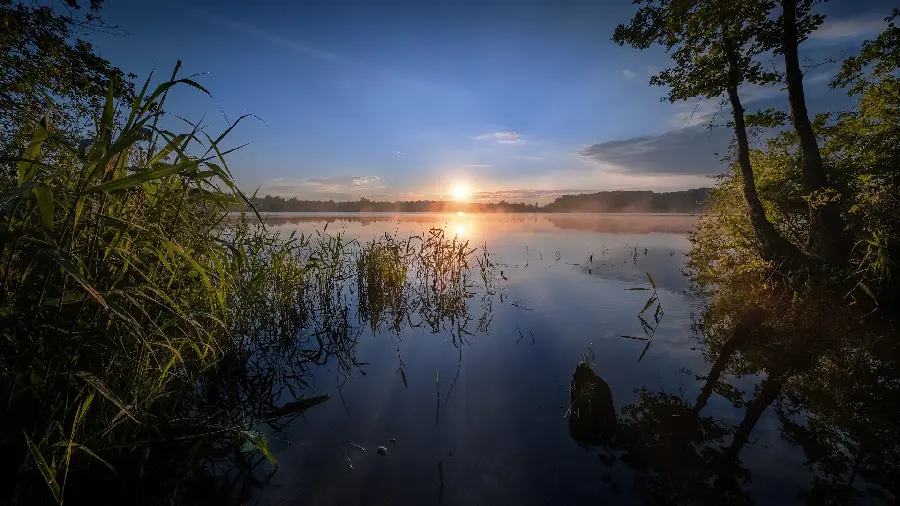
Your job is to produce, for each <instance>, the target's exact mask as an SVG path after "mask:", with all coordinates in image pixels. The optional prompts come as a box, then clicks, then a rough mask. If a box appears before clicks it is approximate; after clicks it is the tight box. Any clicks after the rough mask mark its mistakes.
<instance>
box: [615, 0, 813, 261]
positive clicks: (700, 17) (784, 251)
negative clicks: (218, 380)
mask: <svg viewBox="0 0 900 506" xmlns="http://www.w3.org/2000/svg"><path fill="white" fill-rule="evenodd" d="M636 3H639V4H643V5H644V6H643V7H641V8H640V9H639V10H638V11H637V13H636V14H635V15H634V18H632V20H631V23H630V24H629V25H627V26H626V25H619V26H618V27H616V31H615V34H614V36H613V40H614V41H615V42H616V43H618V44H620V45H624V44H628V45H630V46H632V47H635V48H638V49H646V48H648V47H650V46H651V45H653V44H659V45H662V46H664V47H665V48H666V50H667V51H668V52H669V53H670V54H671V56H672V59H673V60H674V62H675V66H674V67H671V68H668V69H665V70H663V71H661V72H659V73H657V74H655V75H654V76H653V77H652V78H651V80H650V83H651V84H654V85H657V86H668V87H669V94H668V96H667V98H668V100H669V101H670V102H675V101H679V100H689V99H691V98H696V97H702V98H707V99H711V98H716V97H721V96H723V95H727V97H728V101H729V102H730V104H731V110H732V115H733V118H734V121H733V124H732V126H733V128H734V133H735V140H736V148H737V167H738V169H739V170H740V174H741V178H742V189H743V194H744V200H745V202H746V205H747V210H748V213H749V216H750V221H751V223H752V226H753V231H754V234H755V236H756V240H757V242H758V245H759V249H760V253H761V255H762V257H763V258H764V259H765V260H767V261H783V262H787V263H788V264H790V265H796V264H797V262H798V261H799V259H800V257H801V253H800V251H799V249H798V248H797V247H796V246H794V245H793V244H791V243H790V242H789V241H788V240H786V239H785V238H784V237H782V236H781V234H780V233H779V232H778V230H777V229H776V228H775V227H774V226H773V225H772V223H771V222H770V221H769V220H768V218H767V217H766V212H765V209H764V208H763V205H762V202H761V201H760V199H759V195H758V194H757V191H756V183H755V180H754V175H753V168H752V166H751V162H750V147H749V142H748V138H747V125H746V119H745V117H744V108H743V105H742V104H741V99H740V94H739V92H738V90H739V87H740V86H741V84H743V83H753V84H769V83H772V82H775V81H777V80H778V75H777V74H775V73H773V72H766V71H764V70H763V69H762V66H761V65H760V64H759V63H758V62H756V61H754V59H753V57H754V56H755V55H757V54H759V52H761V51H762V48H761V47H760V46H759V45H758V44H754V43H753V41H754V36H755V35H757V34H758V33H759V31H760V29H761V27H762V26H763V25H764V24H765V22H766V17H765V15H764V14H763V13H761V11H759V10H756V9H754V8H752V7H748V6H747V5H746V4H745V3H744V2H725V1H718V0H637V2H636Z"/></svg>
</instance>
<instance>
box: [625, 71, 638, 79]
mask: <svg viewBox="0 0 900 506" xmlns="http://www.w3.org/2000/svg"><path fill="white" fill-rule="evenodd" d="M622 75H623V76H625V77H627V78H628V79H631V78H633V77H635V76H636V75H637V74H635V73H634V72H632V71H630V70H628V69H625V70H623V71H622Z"/></svg>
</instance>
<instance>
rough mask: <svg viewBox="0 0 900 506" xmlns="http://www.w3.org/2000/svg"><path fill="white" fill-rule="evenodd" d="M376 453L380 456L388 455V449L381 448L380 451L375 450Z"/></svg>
mask: <svg viewBox="0 0 900 506" xmlns="http://www.w3.org/2000/svg"><path fill="white" fill-rule="evenodd" d="M375 453H377V454H378V455H387V448H385V447H384V446H379V447H378V449H377V450H375Z"/></svg>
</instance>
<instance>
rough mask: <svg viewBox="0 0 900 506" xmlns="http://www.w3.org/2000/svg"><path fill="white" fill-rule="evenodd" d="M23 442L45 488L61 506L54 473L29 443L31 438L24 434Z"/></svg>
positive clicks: (60, 494) (36, 449) (35, 447)
mask: <svg viewBox="0 0 900 506" xmlns="http://www.w3.org/2000/svg"><path fill="white" fill-rule="evenodd" d="M23 434H24V435H25V442H26V443H28V449H29V450H31V456H32V457H33V458H34V462H35V464H37V466H38V471H40V472H41V475H42V476H43V477H44V481H45V482H47V486H49V487H50V492H52V493H53V498H54V499H56V502H57V503H59V504H62V490H60V488H59V483H57V482H56V473H54V472H53V470H52V469H50V466H48V465H47V461H46V460H44V456H43V455H41V451H40V450H38V447H37V446H35V445H34V443H33V442H31V438H29V437H28V434H25V433H24V432H23Z"/></svg>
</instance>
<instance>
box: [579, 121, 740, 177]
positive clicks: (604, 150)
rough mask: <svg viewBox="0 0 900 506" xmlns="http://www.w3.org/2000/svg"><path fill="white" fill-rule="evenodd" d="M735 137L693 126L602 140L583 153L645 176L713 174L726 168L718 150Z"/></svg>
mask: <svg viewBox="0 0 900 506" xmlns="http://www.w3.org/2000/svg"><path fill="white" fill-rule="evenodd" d="M730 139H731V132H730V131H729V130H728V129H725V128H713V129H708V128H706V127H704V126H700V125H697V126H690V127H687V128H682V129H680V130H673V131H670V132H666V133H664V134H660V135H655V136H645V137H635V138H632V139H626V140H617V141H607V142H599V143H596V144H592V145H590V146H587V147H585V148H584V149H582V150H581V151H579V154H580V155H582V156H584V157H586V158H588V159H590V160H592V161H594V162H598V163H601V164H603V165H604V166H605V167H606V168H607V170H611V171H614V172H622V173H629V174H644V175H711V174H718V173H720V172H722V171H723V169H724V167H723V165H722V162H721V161H720V160H719V158H718V157H717V156H716V153H720V154H724V152H725V151H726V149H727V147H728V142H729V140H730Z"/></svg>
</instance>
